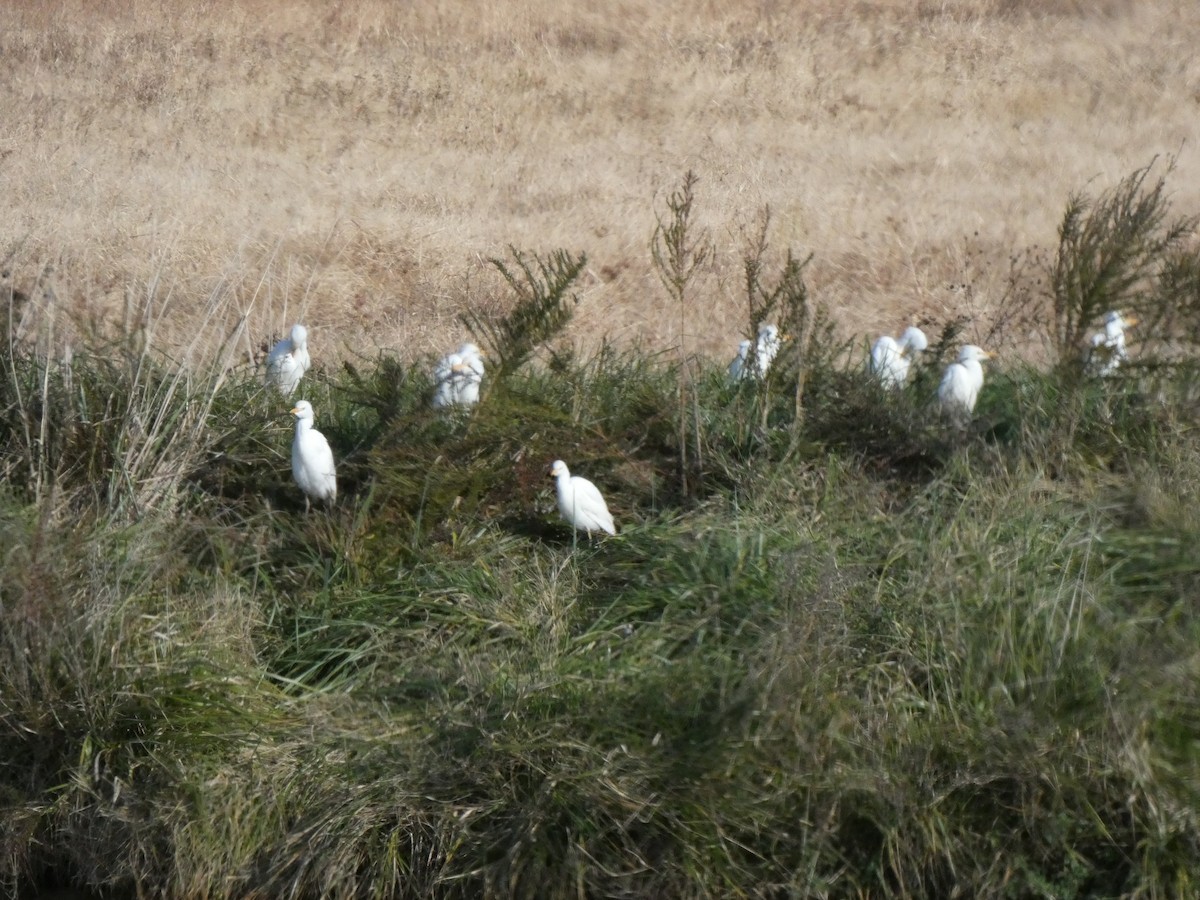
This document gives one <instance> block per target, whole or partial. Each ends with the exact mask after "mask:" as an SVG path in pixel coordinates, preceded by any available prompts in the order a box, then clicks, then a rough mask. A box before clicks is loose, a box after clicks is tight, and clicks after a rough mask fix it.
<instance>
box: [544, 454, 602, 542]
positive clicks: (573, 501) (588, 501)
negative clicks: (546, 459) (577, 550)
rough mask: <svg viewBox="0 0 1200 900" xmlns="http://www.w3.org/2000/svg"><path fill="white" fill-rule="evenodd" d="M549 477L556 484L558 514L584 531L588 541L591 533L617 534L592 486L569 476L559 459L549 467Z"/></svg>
mask: <svg viewBox="0 0 1200 900" xmlns="http://www.w3.org/2000/svg"><path fill="white" fill-rule="evenodd" d="M550 477H551V478H553V479H554V480H555V481H556V482H557V484H556V487H557V490H558V511H559V512H560V513H562V517H563V518H564V519H566V520H567V521H568V522H570V523H571V525H572V526H573V527H574V528H578V529H580V530H581V531H586V532H587V533H588V536H589V537H590V536H591V533H592V532H593V531H603V532H606V533H607V534H616V533H617V529H616V527H615V526H614V525H613V518H612V514H611V513H610V512H609V511H608V504H607V503H605V502H604V498H603V497H602V496H601V495H600V491H599V489H598V488H597V487H596V486H595V485H594V484H592V483H591V482H590V481H588V480H587V479H586V478H580V477H579V476H578V475H572V474H571V473H570V471H569V470H568V469H567V464H566V463H565V462H563V461H562V460H561V459H557V460H555V461H554V465H552V466H551V467H550Z"/></svg>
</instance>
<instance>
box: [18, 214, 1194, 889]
mask: <svg viewBox="0 0 1200 900" xmlns="http://www.w3.org/2000/svg"><path fill="white" fill-rule="evenodd" d="M1074 202H1075V201H1072V203H1074ZM1101 237H1102V240H1103V241H1108V240H1109V239H1110V238H1111V235H1108V234H1105V235H1102V236H1101ZM1163 249H1164V252H1167V251H1168V249H1169V252H1170V255H1171V256H1172V258H1173V259H1177V260H1178V259H1181V258H1182V257H1180V256H1179V254H1180V253H1181V249H1180V248H1179V247H1172V248H1163ZM520 259H521V260H523V261H524V264H518V266H517V268H518V269H520V271H521V272H522V273H523V274H522V275H519V276H516V277H515V278H514V279H513V280H511V281H510V285H511V287H512V290H513V292H514V294H515V296H513V297H511V298H509V302H508V303H507V304H506V310H507V312H504V313H498V314H497V318H496V319H495V320H490V321H489V323H488V324H487V325H486V326H485V325H483V324H482V323H481V324H480V331H481V332H483V333H485V334H489V335H492V336H493V337H492V339H493V340H495V341H497V342H500V343H501V344H502V346H498V347H495V348H494V349H495V350H496V356H497V357H498V358H500V359H509V360H512V361H514V362H513V363H512V364H511V365H509V366H508V367H505V366H503V365H501V366H498V367H496V371H495V373H494V374H492V375H489V383H488V385H487V389H486V393H485V396H484V399H483V402H481V403H480V404H479V406H478V407H477V408H474V409H472V410H470V411H467V412H463V413H461V414H451V415H446V414H443V413H440V412H438V411H435V410H433V409H432V408H430V405H429V394H430V388H431V384H430V380H429V375H428V369H429V363H430V362H431V361H430V360H422V361H420V362H419V363H416V364H410V363H407V362H406V361H404V360H401V359H398V358H396V357H395V356H393V355H390V354H387V353H384V354H381V355H379V356H377V357H368V356H365V355H358V356H354V357H348V359H347V362H346V363H345V364H344V365H343V366H341V367H340V368H339V367H337V366H335V365H333V364H331V363H328V362H326V363H325V364H323V365H322V366H320V367H318V368H316V369H314V370H313V371H312V372H311V373H310V374H311V376H312V377H311V378H309V376H306V381H305V382H304V393H305V396H306V397H307V398H308V399H311V400H312V402H313V403H314V405H315V407H316V409H317V416H318V425H319V427H321V429H322V430H323V431H324V432H325V433H326V434H327V435H328V437H329V439H330V442H331V444H332V445H333V447H334V450H335V455H336V457H337V459H338V462H339V477H340V479H341V484H342V486H343V490H342V491H341V492H340V494H339V499H338V502H337V504H336V505H334V506H333V507H332V508H331V509H328V510H324V509H322V510H315V509H314V510H312V511H310V512H306V511H305V509H304V506H303V504H302V502H301V500H300V497H299V496H298V492H297V491H296V490H295V488H294V485H292V484H291V481H290V472H289V456H288V453H289V447H290V443H291V439H292V428H291V425H290V423H289V422H288V420H287V418H286V416H285V415H284V412H285V410H284V409H283V407H284V406H285V405H286V404H285V403H281V398H279V397H277V396H275V395H273V394H272V393H271V392H268V391H266V390H265V388H264V387H263V385H262V379H261V372H258V371H255V370H254V369H253V368H251V367H249V366H247V365H244V364H242V363H241V362H240V361H235V360H234V359H233V357H232V356H231V355H222V352H221V351H217V352H214V353H212V354H211V355H209V356H207V357H205V356H204V355H203V354H199V353H198V354H197V356H196V358H195V359H192V360H189V359H179V358H177V357H175V356H174V355H172V354H170V353H167V352H166V351H165V350H163V349H162V348H161V347H159V346H158V345H156V344H155V342H154V339H153V335H148V336H146V337H137V338H136V339H135V338H130V339H127V340H115V341H114V340H107V339H106V340H100V339H94V340H93V339H88V338H86V337H85V338H82V339H80V340H79V342H78V343H77V344H76V345H75V346H74V351H73V354H72V356H71V358H70V360H69V361H68V360H64V359H63V358H62V357H61V356H58V355H55V354H53V353H50V352H48V351H49V349H50V348H51V347H52V346H53V342H51V341H48V340H42V341H40V342H34V343H32V344H27V343H23V342H21V341H17V340H15V339H14V340H11V341H10V343H9V345H8V348H7V349H8V352H7V355H6V360H5V366H6V369H5V379H4V383H3V385H2V386H0V391H2V392H3V393H2V394H0V396H2V397H3V402H2V403H0V428H3V429H4V433H3V437H4V440H3V441H0V467H2V470H3V472H4V480H3V482H2V485H3V489H2V493H0V539H2V540H3V546H4V553H3V557H2V562H0V808H2V810H3V815H2V816H0V873H2V875H3V878H4V883H5V886H6V888H8V889H9V892H10V893H14V894H17V895H20V896H25V895H28V894H30V893H31V892H32V891H33V890H34V888H35V887H36V886H38V885H40V884H46V883H50V882H56V883H62V882H70V883H75V884H79V885H86V886H90V887H92V888H101V889H107V890H108V891H110V892H111V893H112V894H113V895H114V896H121V895H131V894H143V895H163V896H179V897H184V896H199V895H203V896H222V897H224V896H228V897H242V896H296V897H309V896H311V897H317V896H379V897H414V898H415V897H430V896H434V897H481V896H482V897H564V898H565V897H621V896H625V897H663V896H747V897H780V896H828V897H860V896H879V897H912V896H951V895H954V894H955V893H956V892H958V893H969V894H971V895H973V896H983V897H1025V896H1068V897H1069V896H1096V895H1105V896H1114V895H1115V896H1180V895H1186V894H1188V893H1191V892H1193V891H1194V887H1195V884H1196V880H1197V872H1198V869H1197V864H1196V860H1197V859H1198V858H1200V822H1198V821H1197V816H1196V812H1195V810H1196V808H1197V785H1196V781H1195V778H1194V772H1195V771H1196V766H1197V763H1200V760H1198V759H1197V749H1196V748H1197V746H1198V744H1197V740H1196V738H1197V734H1200V721H1198V717H1197V713H1196V710H1197V709H1198V708H1200V697H1198V696H1197V688H1196V685H1197V683H1198V681H1197V675H1200V672H1198V663H1197V655H1196V653H1195V649H1194V648H1195V647H1196V645H1197V642H1198V641H1200V616H1198V615H1197V610H1196V608H1195V604H1194V603H1193V602H1192V596H1193V594H1194V593H1195V589H1196V587H1197V585H1198V584H1200V567H1198V566H1197V565H1196V563H1195V560H1194V555H1195V554H1194V552H1193V551H1194V547H1195V546H1196V542H1197V540H1200V516H1198V515H1197V514H1196V512H1195V509H1196V502H1195V501H1196V494H1197V488H1196V485H1197V484H1200V453H1198V452H1197V448H1196V446H1195V434H1194V426H1193V424H1192V422H1193V419H1194V406H1195V399H1194V395H1193V391H1192V389H1191V386H1190V381H1191V370H1190V368H1189V367H1188V365H1187V358H1186V356H1183V355H1182V354H1181V356H1180V359H1179V360H1178V362H1176V363H1174V364H1172V365H1168V366H1162V367H1160V368H1157V369H1143V370H1140V371H1139V370H1137V369H1136V368H1135V367H1133V366H1130V367H1129V371H1128V372H1126V371H1124V370H1123V371H1122V372H1121V373H1120V374H1119V375H1118V376H1116V377H1114V378H1107V379H1100V380H1096V381H1094V382H1079V381H1077V380H1075V379H1076V376H1075V375H1072V374H1069V373H1064V372H1063V371H1062V370H1061V369H1060V368H1051V369H1049V370H1042V369H1038V368H1035V367H1033V366H1031V365H1028V364H1025V363H1023V362H1022V361H1021V360H1019V359H1006V360H1005V361H1004V362H1003V364H1002V365H1001V366H998V367H996V368H994V369H991V370H989V373H988V380H987V382H986V385H985V388H984V392H983V396H982V398H981V402H980V405H979V407H978V409H977V414H976V417H975V420H974V422H973V423H972V427H970V428H968V429H964V430H961V431H952V430H948V429H947V428H946V427H945V425H944V423H943V422H941V421H940V420H939V418H938V417H937V415H936V413H935V411H934V409H933V408H932V399H933V394H934V389H935V388H936V383H937V377H938V373H939V371H940V368H941V366H942V364H944V362H945V361H946V359H948V358H949V356H950V354H951V353H952V352H953V349H954V347H955V346H956V345H957V344H958V343H960V342H961V337H960V335H959V333H958V332H957V330H956V328H955V327H947V328H946V329H944V330H943V333H942V335H941V337H940V339H939V340H938V341H937V342H935V344H934V346H933V347H932V348H931V350H930V352H929V353H928V354H927V356H928V358H927V359H926V360H925V361H923V362H922V364H921V366H920V367H919V368H918V369H917V371H916V372H915V373H914V378H913V379H912V380H911V382H910V383H909V384H908V385H907V386H906V387H905V388H904V389H903V390H902V391H899V392H889V393H884V392H883V391H882V390H881V389H880V387H879V386H878V384H877V383H876V381H875V380H874V379H871V378H868V377H867V375H866V373H865V372H864V371H863V368H862V363H861V361H860V360H859V359H858V358H856V357H855V355H854V354H853V353H851V352H850V351H849V348H850V346H851V345H850V343H849V342H845V341H840V340H838V339H837V332H836V329H833V328H832V327H831V326H828V325H826V324H822V322H823V320H822V318H821V314H820V305H819V303H818V302H817V298H816V297H814V296H810V295H809V294H808V288H807V285H806V283H805V281H804V278H803V277H801V276H802V274H803V272H804V271H805V268H804V266H803V264H802V262H801V257H799V256H798V255H797V254H795V253H791V252H787V251H786V250H785V251H784V252H783V253H781V254H772V253H768V252H767V251H766V248H765V246H764V247H763V250H762V252H761V253H757V254H752V256H751V259H752V260H758V261H759V262H761V265H759V264H758V263H755V265H756V266H757V267H756V268H755V269H754V272H753V273H750V274H753V276H754V279H755V280H754V281H752V282H748V283H750V284H751V285H752V286H754V291H755V292H756V293H754V296H755V297H760V298H761V297H764V296H765V297H767V298H771V297H773V296H774V293H773V292H774V291H775V290H776V288H775V287H774V285H785V286H787V287H786V289H783V290H782V293H781V294H780V298H781V299H780V300H779V303H780V304H781V305H780V306H779V307H778V308H779V309H784V310H786V309H787V304H788V303H791V304H795V305H797V306H796V307H795V309H796V310H797V311H796V312H795V313H794V314H793V316H792V317H794V316H796V315H802V316H807V317H808V318H807V319H805V321H806V322H807V324H806V325H804V326H803V328H798V329H797V332H798V333H799V334H801V335H805V334H807V335H808V336H809V337H807V338H804V339H802V340H800V341H798V342H797V343H798V344H799V349H798V350H796V349H793V350H792V351H791V352H792V354H793V356H792V358H791V359H790V360H786V359H785V360H784V361H783V362H782V364H781V365H780V366H779V369H778V371H777V372H776V373H774V374H773V375H772V378H770V379H767V380H766V381H765V382H764V383H763V384H761V385H757V386H741V385H739V386H731V385H729V384H728V380H727V378H726V371H725V360H723V359H722V360H717V361H711V360H707V359H705V358H704V357H701V356H698V355H692V354H688V355H686V356H685V357H684V360H685V362H686V367H687V368H686V372H683V373H681V369H680V365H681V363H680V356H679V354H676V353H671V354H668V355H666V356H662V355H656V354H654V353H652V352H649V351H647V350H646V349H645V348H638V347H634V348H619V347H616V346H612V345H604V346H603V347H602V348H601V349H600V350H599V351H598V352H596V353H594V354H590V355H587V356H583V355H578V354H576V353H575V352H573V351H572V350H571V349H569V348H567V347H564V346H562V345H560V344H559V343H558V342H557V341H556V340H554V338H555V336H556V335H558V334H559V333H560V332H559V331H558V330H557V329H556V328H553V327H545V326H546V323H547V321H549V320H548V319H546V318H542V319H538V318H537V317H534V318H533V319H529V320H526V319H522V318H521V316H522V313H521V310H522V309H527V308H529V306H530V305H534V306H536V305H537V304H540V303H542V302H543V301H545V300H547V299H548V298H551V297H557V298H559V299H558V300H555V304H560V303H561V302H562V300H563V298H566V297H567V295H568V293H569V291H568V290H567V289H568V287H569V286H570V285H571V284H572V283H573V278H574V276H573V275H571V272H572V270H573V268H574V263H576V262H579V261H580V260H581V259H582V257H574V256H570V255H563V256H558V255H550V256H540V255H532V256H523V257H520ZM555 260H557V261H558V262H557V263H556V262H555ZM775 260H779V262H775ZM1147 262H1149V263H1151V264H1153V261H1152V260H1148V261H1147ZM559 263H561V264H562V265H561V266H560V265H559ZM555 273H558V275H561V276H562V277H561V278H558V277H557V276H556V277H550V276H554V275H555ZM511 274H513V272H512V271H510V275H511ZM750 274H748V275H747V278H748V279H749V278H750ZM568 275H571V277H567V276H568ZM543 276H546V277H545V278H544V279H543ZM550 285H557V287H555V288H552V289H546V288H547V287H548V286H550ZM759 286H761V289H762V290H763V291H765V294H764V293H761V292H759V291H760V287H759ZM559 288H561V290H559ZM147 295H149V293H148V294H147ZM1074 296H1075V295H1074V294H1070V293H1069V292H1068V296H1066V297H1065V298H1063V302H1075V301H1074V300H1072V298H1073V297H1074ZM1165 296H1166V295H1165V294H1150V295H1143V294H1141V293H1138V294H1137V295H1136V298H1135V300H1136V302H1138V303H1150V302H1151V298H1152V297H1156V298H1158V301H1159V302H1166V301H1165V300H1164V299H1163V298H1164V297H1165ZM789 298H790V299H789ZM213 302H214V304H215V305H214V307H213V310H212V314H211V315H210V316H209V322H210V324H209V326H208V331H207V332H206V333H202V334H198V335H197V338H196V339H197V341H199V342H206V345H207V346H208V347H210V348H227V347H230V346H237V345H238V341H239V335H238V332H237V329H238V328H239V327H241V326H240V323H241V322H243V321H244V318H243V313H240V312H239V313H238V314H236V315H235V314H233V313H229V314H228V315H227V314H226V312H225V308H224V307H222V306H221V305H220V302H218V301H216V300H214V301H213ZM804 304H807V306H804V307H803V309H800V306H803V305H804ZM581 305H582V304H581ZM556 308H557V306H556ZM804 310H807V311H804ZM503 315H509V316H510V318H508V319H507V320H504V319H502V316H503ZM550 318H553V316H551V317H550ZM781 318H783V319H785V320H787V319H788V318H789V316H788V315H784V316H781ZM504 321H507V322H508V323H509V324H510V325H511V324H512V323H520V322H532V323H533V324H528V325H527V326H526V325H521V326H515V327H518V330H519V333H517V332H508V331H505V330H504V326H503V325H502V323H503V322H504ZM1151 321H1159V320H1154V319H1151ZM64 327H65V326H64ZM1045 327H1046V328H1047V329H1049V328H1050V327H1051V324H1050V322H1049V320H1048V319H1047V320H1046V322H1045ZM522 328H524V329H525V330H520V329H522ZM81 333H82V332H81ZM813 336H818V337H819V336H824V338H822V339H818V337H813ZM509 341H511V342H512V346H511V347H508V346H506V345H505V342H509ZM197 346H200V344H199V343H198V344H197ZM516 360H520V361H521V364H520V365H518V364H517V363H516V362H515V361H516ZM681 379H682V380H681ZM681 384H683V385H685V386H686V390H683V391H681V390H680V385H681ZM801 399H802V405H801V404H800V400H801ZM800 409H802V411H803V415H802V416H798V415H797V412H798V410H800ZM701 455H702V458H703V469H702V470H701V469H700V468H699V463H698V462H696V461H697V460H699V459H700V458H701ZM556 457H562V458H564V459H567V460H568V462H569V463H570V464H571V466H572V468H573V469H575V470H576V471H578V472H580V473H582V474H586V475H587V476H588V477H589V478H592V479H593V480H594V481H595V482H596V483H597V484H598V485H599V486H600V487H601V489H602V490H603V491H604V493H605V494H606V496H607V497H608V498H609V501H610V505H611V507H612V509H613V512H614V514H615V517H616V519H617V522H618V524H619V533H618V534H617V535H616V536H613V537H606V538H604V539H602V540H595V541H589V540H581V539H576V538H575V537H574V536H573V535H572V533H571V532H570V530H569V529H568V528H567V527H566V526H565V525H564V524H563V523H561V522H560V521H559V518H558V515H557V512H556V510H555V507H554V499H553V493H552V490H551V486H550V483H549V482H548V480H547V479H546V477H545V476H546V466H547V464H548V463H549V462H550V461H551V460H552V459H554V458H556ZM681 459H691V460H693V463H692V464H690V465H692V466H695V467H694V468H688V469H687V470H686V471H687V474H688V475H689V477H688V479H687V480H686V481H682V480H681V479H680V477H679V473H680V468H679V463H680V460H681ZM701 471H702V472H703V475H704V477H703V478H699V477H695V476H696V475H697V473H699V472H701Z"/></svg>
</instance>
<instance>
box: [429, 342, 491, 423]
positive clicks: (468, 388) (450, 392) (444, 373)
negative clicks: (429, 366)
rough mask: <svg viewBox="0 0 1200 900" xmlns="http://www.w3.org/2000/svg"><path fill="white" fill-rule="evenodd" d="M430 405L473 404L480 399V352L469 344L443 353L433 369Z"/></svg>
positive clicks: (481, 355) (481, 361) (481, 376)
mask: <svg viewBox="0 0 1200 900" xmlns="http://www.w3.org/2000/svg"><path fill="white" fill-rule="evenodd" d="M433 380H434V390H433V405H434V407H436V408H437V409H445V408H446V407H448V406H473V405H474V404H476V403H478V402H479V386H480V384H482V383H483V351H482V350H480V349H479V348H478V347H477V346H475V345H474V344H471V343H466V344H463V345H462V346H461V347H459V348H458V350H456V351H455V352H454V353H448V354H447V355H445V356H443V357H442V358H441V359H440V360H438V363H437V365H436V366H434V369H433Z"/></svg>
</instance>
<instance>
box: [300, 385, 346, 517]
mask: <svg viewBox="0 0 1200 900" xmlns="http://www.w3.org/2000/svg"><path fill="white" fill-rule="evenodd" d="M292 415H293V416H295V417H296V437H295V439H294V440H293V441H292V477H293V478H295V479H296V485H297V486H298V487H299V488H300V490H302V491H303V492H304V506H305V508H307V507H308V503H309V501H310V500H322V501H325V502H326V503H333V501H334V500H335V499H337V474H336V473H335V472H334V466H333V451H332V450H330V449H329V441H327V440H325V435H323V434H321V432H319V431H317V429H315V428H313V408H312V404H311V403H309V402H308V401H307V400H301V401H299V402H298V403H297V404H296V406H295V407H294V408H293V409H292Z"/></svg>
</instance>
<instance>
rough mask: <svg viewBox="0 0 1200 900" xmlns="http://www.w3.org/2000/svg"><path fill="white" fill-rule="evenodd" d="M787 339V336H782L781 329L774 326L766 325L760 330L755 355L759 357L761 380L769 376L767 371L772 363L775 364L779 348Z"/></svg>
mask: <svg viewBox="0 0 1200 900" xmlns="http://www.w3.org/2000/svg"><path fill="white" fill-rule="evenodd" d="M787 339H788V337H787V335H781V334H780V333H779V329H778V328H776V327H775V326H774V325H764V326H762V327H761V328H760V329H758V344H757V346H756V347H755V355H756V356H757V357H758V376H759V378H765V377H766V376H767V371H768V370H769V369H770V368H771V363H773V362H775V357H776V355H777V354H778V353H779V348H780V347H781V346H782V345H783V342H784V341H786V340H787Z"/></svg>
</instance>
